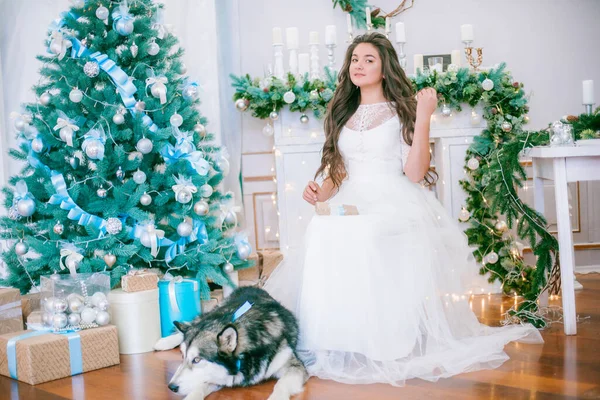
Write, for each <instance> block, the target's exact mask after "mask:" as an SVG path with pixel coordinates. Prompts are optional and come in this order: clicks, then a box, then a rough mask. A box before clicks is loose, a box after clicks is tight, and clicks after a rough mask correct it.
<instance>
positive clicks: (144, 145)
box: [135, 138, 153, 154]
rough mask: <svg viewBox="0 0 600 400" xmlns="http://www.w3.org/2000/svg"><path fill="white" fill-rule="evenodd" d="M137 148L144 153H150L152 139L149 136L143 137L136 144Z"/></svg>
mask: <svg viewBox="0 0 600 400" xmlns="http://www.w3.org/2000/svg"><path fill="white" fill-rule="evenodd" d="M135 147H136V149H137V150H138V151H139V152H140V153H142V154H148V153H150V152H151V151H152V147H153V144H152V141H151V140H150V139H148V138H141V139H140V140H138V142H137V144H136V146H135Z"/></svg>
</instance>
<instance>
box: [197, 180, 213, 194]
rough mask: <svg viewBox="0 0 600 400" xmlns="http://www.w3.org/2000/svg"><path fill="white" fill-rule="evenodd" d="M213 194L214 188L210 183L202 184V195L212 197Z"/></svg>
mask: <svg viewBox="0 0 600 400" xmlns="http://www.w3.org/2000/svg"><path fill="white" fill-rule="evenodd" d="M212 194H213V188H212V186H210V185H209V184H207V183H205V184H204V185H202V186H200V196H202V197H210V196H212Z"/></svg>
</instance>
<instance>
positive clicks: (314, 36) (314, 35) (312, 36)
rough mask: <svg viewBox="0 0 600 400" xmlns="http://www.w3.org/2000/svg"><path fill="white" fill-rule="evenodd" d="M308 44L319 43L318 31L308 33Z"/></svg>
mask: <svg viewBox="0 0 600 400" xmlns="http://www.w3.org/2000/svg"><path fill="white" fill-rule="evenodd" d="M308 44H319V32H316V31H313V32H310V33H309V34H308Z"/></svg>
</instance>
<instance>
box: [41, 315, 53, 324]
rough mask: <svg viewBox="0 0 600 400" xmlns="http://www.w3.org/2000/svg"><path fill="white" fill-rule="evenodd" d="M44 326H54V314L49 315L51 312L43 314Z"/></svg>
mask: <svg viewBox="0 0 600 400" xmlns="http://www.w3.org/2000/svg"><path fill="white" fill-rule="evenodd" d="M42 324H43V325H44V326H52V313H49V312H43V313H42Z"/></svg>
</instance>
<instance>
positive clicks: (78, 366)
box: [0, 325, 119, 385]
mask: <svg viewBox="0 0 600 400" xmlns="http://www.w3.org/2000/svg"><path fill="white" fill-rule="evenodd" d="M117 364H119V341H118V337H117V328H116V327H115V326H113V325H107V326H103V327H100V328H94V329H86V330H82V331H77V332H65V333H51V332H48V331H45V330H39V331H31V330H30V331H20V332H13V333H7V334H4V335H0V375H4V376H8V377H10V378H13V379H18V380H19V381H22V382H26V383H29V384H30V385H37V384H38V383H43V382H48V381H52V380H55V379H60V378H65V377H67V376H71V375H78V374H81V373H83V372H87V371H93V370H96V369H100V368H105V367H110V366H111V365H117Z"/></svg>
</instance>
